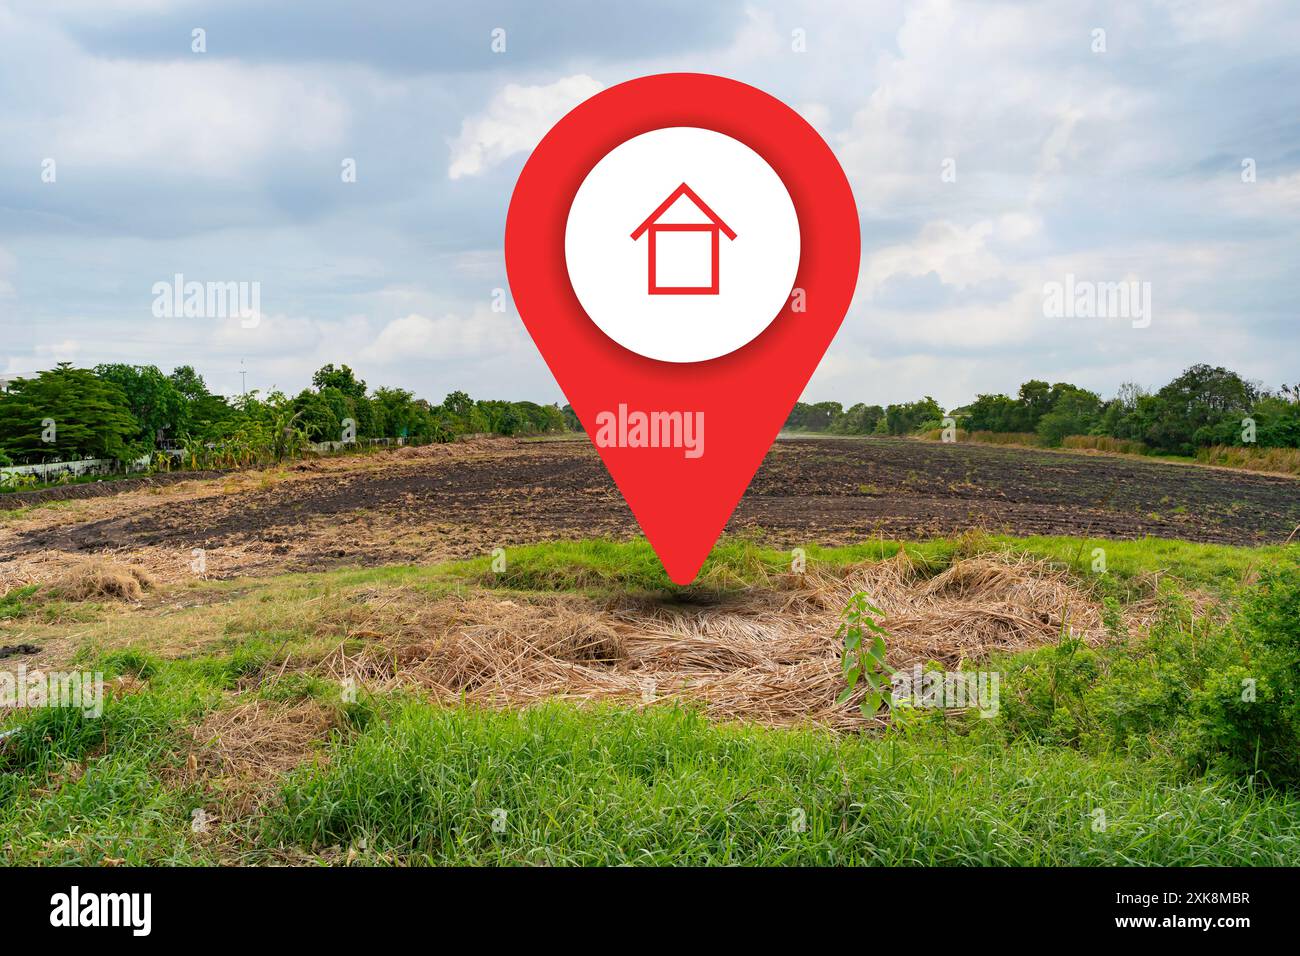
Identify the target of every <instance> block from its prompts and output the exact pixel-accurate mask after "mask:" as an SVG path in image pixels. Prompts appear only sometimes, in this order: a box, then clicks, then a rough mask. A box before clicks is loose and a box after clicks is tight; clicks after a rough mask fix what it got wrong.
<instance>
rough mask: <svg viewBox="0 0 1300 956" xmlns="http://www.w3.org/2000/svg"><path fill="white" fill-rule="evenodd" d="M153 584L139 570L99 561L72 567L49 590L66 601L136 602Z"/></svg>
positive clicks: (124, 565) (86, 562)
mask: <svg viewBox="0 0 1300 956" xmlns="http://www.w3.org/2000/svg"><path fill="white" fill-rule="evenodd" d="M153 584H154V579H153V576H152V575H151V574H149V572H148V571H146V570H144V569H143V568H141V567H137V566H136V565H130V564H119V563H117V562H115V561H108V560H103V559H99V560H90V561H82V562H80V563H79V564H76V565H73V566H72V567H70V568H68V569H67V570H65V571H64V572H63V573H62V574H60V575H59V576H58V577H57V578H55V579H54V580H53V581H52V582H50V585H49V588H50V590H51V591H52V592H53V593H55V594H57V595H58V596H59V597H61V598H64V599H65V600H68V601H89V600H102V599H109V600H117V601H138V600H140V598H141V597H142V596H143V594H144V592H145V590H147V589H148V588H151V587H153Z"/></svg>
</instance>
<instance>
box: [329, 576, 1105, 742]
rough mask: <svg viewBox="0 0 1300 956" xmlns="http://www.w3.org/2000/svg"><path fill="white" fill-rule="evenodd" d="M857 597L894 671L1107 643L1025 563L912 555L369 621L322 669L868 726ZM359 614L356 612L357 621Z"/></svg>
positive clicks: (437, 691) (719, 714)
mask: <svg viewBox="0 0 1300 956" xmlns="http://www.w3.org/2000/svg"><path fill="white" fill-rule="evenodd" d="M855 591H865V592H866V593H867V594H868V595H870V597H871V598H872V600H873V602H874V603H875V604H876V605H877V606H879V607H880V608H881V609H882V610H883V611H884V612H885V615H886V620H885V626H886V628H887V629H888V631H889V634H890V637H889V639H888V644H889V662H890V664H891V665H893V666H896V667H906V666H910V665H912V664H914V663H924V662H926V661H931V660H933V661H937V662H939V663H941V664H943V665H944V666H945V667H946V668H949V669H956V668H957V667H959V666H961V664H962V663H963V662H966V661H970V660H979V659H983V658H984V657H986V656H987V655H988V654H989V653H990V652H993V651H1016V650H1022V649H1027V648H1031V647H1036V646H1040V645H1043V644H1046V643H1049V642H1052V641H1055V640H1057V639H1058V638H1059V637H1060V635H1061V634H1062V633H1063V632H1065V631H1069V632H1072V633H1074V634H1076V635H1078V636H1081V637H1083V638H1084V639H1085V640H1087V641H1089V642H1091V643H1096V642H1099V641H1101V640H1103V639H1104V637H1105V629H1104V626H1103V623H1102V618H1101V613H1100V609H1099V607H1098V606H1097V604H1096V603H1095V602H1094V601H1093V600H1091V599H1090V598H1089V597H1088V596H1087V595H1085V594H1084V593H1083V592H1082V591H1080V590H1079V589H1078V588H1077V587H1076V586H1075V585H1074V584H1073V583H1072V582H1071V581H1070V579H1069V577H1068V576H1067V575H1066V574H1065V573H1064V572H1060V571H1056V570H1053V569H1051V568H1049V567H1047V566H1046V565H1044V564H1041V563H1038V562H1032V561H1029V560H1027V559H1014V558H1005V557H997V556H982V557H974V558H969V559H966V560H963V561H960V562H958V563H957V564H955V565H953V566H952V567H951V568H949V569H948V570H947V571H945V572H943V573H942V574H940V575H938V576H936V577H932V578H926V577H925V576H924V575H923V574H921V573H920V572H918V570H917V569H916V567H915V566H914V565H913V564H912V563H911V561H910V560H909V559H908V557H907V555H906V554H905V553H900V555H899V556H898V557H897V558H895V559H892V560H889V561H883V562H874V563H871V564H867V565H862V566H858V567H855V568H851V569H849V570H848V571H847V572H843V573H830V572H825V571H823V572H819V573H818V574H817V575H813V574H809V575H806V576H802V577H796V576H793V575H792V576H789V577H788V578H785V579H782V581H779V582H773V587H771V588H765V589H755V590H751V591H749V592H746V593H745V595H744V596H743V597H742V598H740V599H737V600H733V601H723V602H721V603H718V604H715V605H712V606H689V605H682V604H670V603H666V602H658V603H656V602H650V601H643V602H640V603H633V602H623V603H618V604H614V605H612V606H601V605H599V604H597V603H595V602H593V601H590V600H588V599H585V598H581V597H577V596H574V595H563V596H555V597H541V598H537V599H534V600H529V601H523V600H522V599H520V600H514V601H511V600H501V599H499V598H496V597H493V596H491V595H483V594H477V595H472V596H468V597H454V598H444V599H440V600H438V601H435V602H433V603H431V604H420V603H418V598H417V597H416V596H415V595H408V596H406V597H405V598H404V599H403V600H404V602H406V603H404V604H403V605H402V606H400V607H396V608H394V607H385V608H384V609H383V613H382V614H377V613H374V612H373V611H372V612H369V613H365V614H364V620H365V622H366V629H365V630H364V631H357V630H356V629H355V628H353V627H351V626H350V624H352V623H355V618H356V615H355V614H354V615H352V617H353V620H352V621H338V622H335V624H336V625H337V626H338V629H339V630H342V631H344V632H345V633H350V634H351V635H352V636H354V637H363V638H364V639H366V641H367V644H366V646H365V649H364V650H362V651H361V652H360V653H357V654H354V655H349V654H347V653H346V652H345V651H344V650H343V649H342V648H340V650H339V651H338V652H336V653H335V654H334V655H333V656H332V657H331V658H329V659H327V661H326V662H325V663H324V665H322V666H323V669H324V670H325V671H326V672H327V673H329V674H331V675H332V676H333V677H335V678H336V679H342V678H344V677H348V676H351V677H353V678H354V679H356V680H358V681H359V682H361V683H363V684H366V685H368V686H371V687H373V688H377V689H379V688H382V689H391V688H394V687H412V686H416V687H420V688H422V689H424V690H425V691H426V692H428V693H429V694H430V696H432V697H433V698H434V699H436V700H440V701H444V702H447V703H452V702H455V701H458V700H461V699H464V700H467V701H469V702H472V703H480V704H483V705H486V706H492V707H517V706H526V705H528V704H532V703H536V702H538V701H541V700H544V699H550V698H563V699H569V700H580V701H598V700H618V701H623V702H631V703H641V704H645V705H651V704H655V703H661V702H669V701H691V702H695V703H698V704H699V705H701V706H702V707H703V708H704V710H705V712H706V713H707V714H709V715H710V716H711V717H715V718H718V719H724V720H726V719H737V720H747V721H754V722H758V723H763V724H768V725H771V726H792V725H798V724H806V723H818V724H822V725H825V726H828V727H834V728H839V729H852V728H856V727H861V726H864V725H866V724H869V723H872V721H871V720H868V719H867V718H864V717H863V716H862V714H861V713H860V712H859V711H858V709H857V707H856V702H855V701H849V702H847V703H845V704H837V703H836V697H837V696H838V695H839V693H840V691H841V690H842V688H843V686H844V684H843V678H842V676H841V673H840V653H841V650H842V645H841V642H840V641H839V640H837V638H836V629H837V628H838V626H839V615H840V613H841V611H842V609H843V608H844V606H845V604H846V603H847V601H848V599H849V597H850V596H851V595H852V594H853V593H854V592H855ZM358 613H362V612H360V611H359V612H358Z"/></svg>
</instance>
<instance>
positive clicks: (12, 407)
mask: <svg viewBox="0 0 1300 956" xmlns="http://www.w3.org/2000/svg"><path fill="white" fill-rule="evenodd" d="M566 412H567V413H568V415H572V412H571V411H569V410H568V409H567V407H566V408H565V409H561V408H559V407H557V406H555V405H538V404H536V403H534V402H506V401H476V400H474V399H472V398H470V397H469V396H468V395H467V394H465V393H464V392H459V391H457V392H452V393H451V394H449V395H448V396H447V397H446V398H445V399H443V401H442V403H441V404H437V405H435V404H432V403H430V402H428V401H426V400H425V399H422V398H417V397H415V395H414V394H413V393H412V392H410V391H407V390H406V389H401V388H386V387H379V388H375V389H373V390H371V389H368V388H367V386H366V383H365V382H364V381H363V380H361V379H358V378H357V377H356V375H355V373H354V372H353V371H352V369H351V368H349V367H348V366H347V365H340V366H337V367H336V366H335V365H334V364H333V363H331V364H329V365H326V366H324V367H322V368H320V369H319V370H317V372H316V373H315V374H314V375H313V376H312V384H311V387H309V388H304V389H303V390H302V391H301V392H299V393H298V394H296V395H292V396H290V395H287V394H285V393H284V392H282V391H279V390H274V391H271V392H268V393H266V394H262V393H260V392H258V391H252V392H249V393H247V394H245V395H237V396H234V397H231V398H227V397H225V396H222V395H214V394H213V393H212V392H210V391H209V390H208V388H207V386H206V384H205V383H204V381H203V377H202V376H200V375H199V374H198V373H197V372H195V370H194V369H193V368H192V367H191V366H188V365H183V366H180V367H179V368H176V369H173V370H172V372H171V373H170V374H164V373H163V372H162V371H161V370H159V369H158V368H157V367H156V366H153V365H124V364H110V365H97V366H95V367H94V368H93V369H84V368H73V367H72V366H71V365H70V364H69V363H67V362H64V363H61V364H60V365H59V366H58V367H57V368H53V369H49V370H47V371H43V372H40V373H38V374H37V375H35V376H32V377H30V378H17V379H14V380H13V381H12V382H11V383H10V384H9V386H8V388H7V390H4V391H0V465H3V464H14V463H18V464H28V463H39V462H46V461H71V460H75V459H78V458H111V459H116V460H119V461H128V460H135V459H138V458H141V457H143V456H146V455H151V454H154V453H155V452H157V451H159V450H160V449H164V448H167V449H181V450H183V451H184V453H185V456H186V457H187V458H188V459H189V460H190V463H191V464H195V465H226V466H232V467H233V466H238V465H243V464H252V463H256V462H264V461H268V460H282V459H283V458H286V457H291V456H293V455H294V454H297V453H298V452H300V451H302V450H303V449H304V448H305V447H306V445H307V443H308V442H326V441H348V440H354V439H394V440H395V439H403V440H405V441H409V442H412V443H418V444H424V443H428V442H446V441H452V440H454V439H455V438H456V437H457V436H460V435H468V434H496V435H522V434H541V433H546V432H560V431H565V430H567V429H568V425H567V423H566Z"/></svg>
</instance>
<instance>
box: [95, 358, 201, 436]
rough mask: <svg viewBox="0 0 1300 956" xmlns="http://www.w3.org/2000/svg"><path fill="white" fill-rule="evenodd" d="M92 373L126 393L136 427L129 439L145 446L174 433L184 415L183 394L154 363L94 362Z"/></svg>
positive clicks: (177, 429)
mask: <svg viewBox="0 0 1300 956" xmlns="http://www.w3.org/2000/svg"><path fill="white" fill-rule="evenodd" d="M95 375H96V376H98V377H99V378H100V379H102V380H103V381H105V382H111V383H112V384H114V385H116V386H117V387H118V388H120V389H121V390H122V393H123V394H124V395H125V396H126V401H127V407H128V408H129V409H130V411H131V415H132V416H133V417H134V418H135V420H136V422H137V423H138V425H139V427H138V429H137V431H136V433H135V435H134V436H132V441H133V442H134V443H135V444H138V445H141V446H143V447H144V448H145V449H146V450H148V449H152V448H153V447H154V445H155V444H156V443H157V442H158V441H159V440H160V439H161V438H163V437H164V436H166V435H168V434H170V435H172V436H175V435H176V434H177V433H178V432H179V431H180V428H179V426H180V424H181V423H182V421H183V419H184V416H185V409H186V402H185V396H184V395H182V394H181V393H180V391H179V390H178V389H177V388H176V385H175V383H174V382H173V381H172V380H171V379H170V378H168V377H167V376H166V375H164V374H163V373H162V372H160V371H159V370H158V367H157V366H155V365H123V364H111V365H96V366H95Z"/></svg>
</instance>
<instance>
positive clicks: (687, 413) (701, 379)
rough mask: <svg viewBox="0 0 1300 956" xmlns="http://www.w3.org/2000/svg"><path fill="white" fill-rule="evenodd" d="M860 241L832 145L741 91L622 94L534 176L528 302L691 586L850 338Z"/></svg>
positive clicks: (544, 347) (605, 102)
mask: <svg viewBox="0 0 1300 956" xmlns="http://www.w3.org/2000/svg"><path fill="white" fill-rule="evenodd" d="M859 242H860V240H859V233H858V213H857V207H856V205H855V203H854V201H853V193H852V190H851V189H850V188H849V183H848V180H847V179H846V178H845V176H844V171H843V170H842V169H841V168H840V165H839V163H838V162H837V161H836V159H835V156H834V154H833V153H832V152H831V150H830V147H829V146H827V145H826V143H825V142H824V141H823V140H822V138H821V137H820V136H818V135H817V133H816V131H815V130H814V129H813V128H812V127H811V126H809V125H808V123H807V122H805V121H804V120H803V119H802V118H801V117H800V116H799V115H798V114H797V113H795V112H794V111H793V110H792V109H790V108H789V107H788V106H786V105H785V104H784V103H781V102H780V101H779V100H776V99H774V98H773V97H771V96H769V95H768V94H766V93H763V92H762V91H760V90H757V89H755V88H753V87H751V86H747V85H745V84H743V83H739V82H736V81H735V80H728V79H725V78H723V77H718V76H708V75H704V74H696V73H670V74H664V75H660V76H648V77H643V78H641V79H637V80H632V81H630V82H627V83H623V84H620V85H619V86H615V87H612V88H611V89H608V90H606V91H604V92H603V93H599V94H597V95H596V96H594V97H592V98H591V99H589V100H587V101H586V102H584V103H582V104H581V105H579V106H578V107H576V108H575V109H574V110H572V111H571V112H570V113H569V114H568V115H566V116H565V117H564V118H563V119H561V120H560V122H559V123H557V124H556V125H555V127H554V128H553V129H552V130H551V131H550V132H549V133H547V134H546V137H545V138H544V139H543V140H542V141H541V143H539V144H538V146H537V148H536V149H535V150H534V151H533V154H532V155H531V156H530V157H529V159H528V162H527V163H525V165H524V168H523V172H521V173H520V175H519V182H518V183H517V184H516V185H515V191H514V195H513V196H512V197H511V200H510V211H509V213H508V215H507V219H506V238H505V252H506V269H507V272H508V274H509V278H510V289H511V293H512V295H513V296H514V300H515V304H516V306H517V307H518V309H519V313H520V315H521V317H522V318H523V321H524V325H525V326H527V328H528V332H529V334H530V335H531V336H532V337H533V341H534V342H535V343H536V344H537V347H538V349H539V350H541V353H542V356H543V358H545V360H546V363H547V365H548V366H549V367H550V369H551V372H552V374H554V375H555V378H556V380H557V381H558V382H559V384H560V387H561V388H562V389H563V390H564V394H565V395H566V396H567V398H568V400H569V403H570V404H571V405H572V406H573V410H574V412H576V413H577V416H578V419H579V420H580V421H581V422H582V424H583V427H584V428H585V429H586V432H587V435H588V437H589V438H590V439H591V440H592V442H593V443H594V444H595V445H596V449H597V451H598V452H599V453H600V456H601V459H602V460H603V461H604V462H605V467H606V468H608V469H609V473H610V475H611V477H613V479H614V482H615V484H617V485H618V489H619V491H620V492H622V494H623V497H624V499H625V500H626V501H627V503H628V506H629V507H630V508H631V509H632V513H633V515H635V516H636V519H637V522H638V523H639V524H640V525H641V529H642V530H643V531H644V532H645V535H646V538H647V539H649V541H650V544H651V546H652V547H653V548H654V549H655V552H656V553H657V554H658V555H659V559H660V560H661V561H662V562H663V565H664V568H665V570H666V571H667V572H668V576H669V577H670V578H672V580H673V581H674V582H676V583H678V584H689V583H690V582H691V581H692V580H694V578H695V576H696V574H697V573H698V572H699V569H700V566H701V565H703V563H704V559H705V558H706V557H707V556H708V553H709V550H710V549H711V548H712V547H713V545H714V543H715V542H716V541H717V539H718V536H719V535H720V534H721V533H722V528H723V526H724V525H725V524H726V522H727V519H728V518H729V517H730V516H731V513H732V511H734V510H735V507H736V505H737V503H738V502H739V501H740V497H741V495H742V494H744V491H745V488H746V487H747V486H748V484H749V481H750V479H751V478H753V476H754V472H755V471H757V470H758V466H759V464H760V463H761V462H762V460H763V456H764V454H766V452H767V450H768V448H769V447H770V446H771V444H772V441H773V440H774V439H775V438H776V435H777V433H778V432H779V431H780V430H781V425H782V424H783V423H784V422H785V419H786V417H787V416H788V415H789V413H790V409H791V408H792V407H793V406H794V403H795V401H796V400H798V398H799V395H800V393H801V392H802V391H803V388H804V386H805V385H806V384H807V382H808V379H809V378H810V377H811V376H812V373H813V370H814V369H815V368H816V367H817V363H818V362H820V361H821V358H822V355H823V354H825V352H826V349H827V348H828V347H829V345H830V343H831V339H833V338H834V337H835V332H836V330H837V329H839V327H840V323H841V322H842V321H843V320H844V316H845V314H846V313H847V311H848V308H849V303H850V301H851V300H852V298H853V289H854V286H855V285H856V283H857V277H858V263H859V251H860V249H859Z"/></svg>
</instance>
